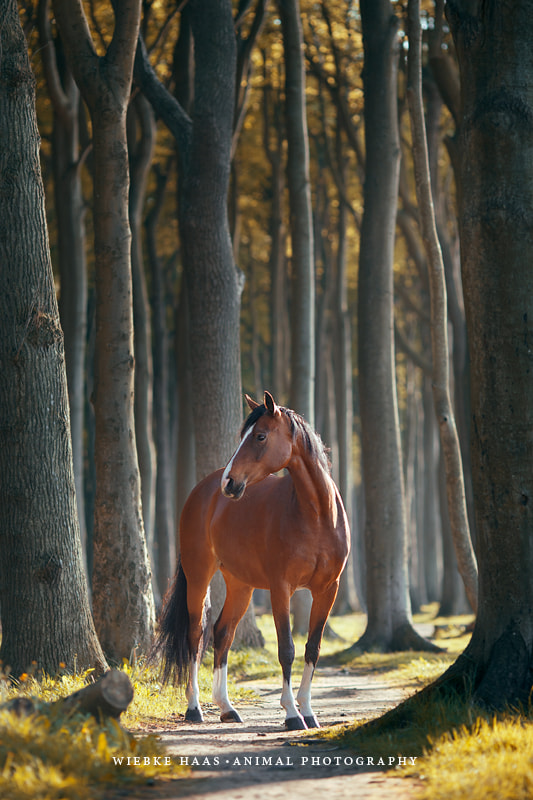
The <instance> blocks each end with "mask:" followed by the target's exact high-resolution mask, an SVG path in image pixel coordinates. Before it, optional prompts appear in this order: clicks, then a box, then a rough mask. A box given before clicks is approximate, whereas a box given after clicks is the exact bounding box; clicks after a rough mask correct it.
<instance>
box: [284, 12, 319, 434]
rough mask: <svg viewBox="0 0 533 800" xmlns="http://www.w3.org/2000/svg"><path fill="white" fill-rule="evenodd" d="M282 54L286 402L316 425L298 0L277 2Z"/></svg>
mask: <svg viewBox="0 0 533 800" xmlns="http://www.w3.org/2000/svg"><path fill="white" fill-rule="evenodd" d="M279 13H280V18H281V27H282V33H283V48H284V54H285V116H286V126H287V149H288V155H287V184H288V189H289V203H290V231H291V247H292V270H291V274H292V281H291V389H290V399H289V402H290V405H291V408H294V409H295V411H297V412H298V413H299V414H302V416H304V417H305V418H306V420H307V421H308V422H309V424H310V425H312V426H314V424H315V420H314V416H315V413H314V394H315V268H314V258H313V252H314V250H313V221H312V211H311V187H310V178H309V139H308V135H307V117H306V106H305V69H304V59H303V33H302V23H301V18H300V7H299V2H298V0H283V2H281V3H280V4H279Z"/></svg>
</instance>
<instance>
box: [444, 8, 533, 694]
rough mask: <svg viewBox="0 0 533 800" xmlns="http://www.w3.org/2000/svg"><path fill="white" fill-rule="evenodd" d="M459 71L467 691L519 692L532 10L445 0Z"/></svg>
mask: <svg viewBox="0 0 533 800" xmlns="http://www.w3.org/2000/svg"><path fill="white" fill-rule="evenodd" d="M447 15H448V21H449V23H450V27H451V31H452V34H453V38H454V42H455V46H456V51H457V56H458V61H459V67H460V76H461V115H460V124H459V131H458V155H459V169H458V174H459V185H458V192H457V196H458V212H459V233H460V241H461V258H462V278H463V289H464V300H465V311H466V320H467V329H468V337H469V347H470V359H471V397H472V431H473V434H472V468H473V477H474V499H475V511H476V531H477V542H476V549H477V555H478V564H479V609H478V617H477V621H476V627H475V630H474V634H473V636H472V640H471V643H470V645H469V647H468V648H467V651H466V653H465V658H464V659H463V660H460V661H459V662H457V665H456V667H455V669H456V671H469V672H470V674H471V675H472V677H473V681H474V692H475V697H476V699H478V700H482V701H483V702H485V703H487V704H488V705H492V706H498V707H501V706H502V705H505V704H511V705H513V704H516V702H517V701H523V702H525V703H527V702H528V698H529V694H530V691H531V686H532V679H531V675H532V671H531V667H532V663H533V659H532V655H533V616H532V614H531V608H532V607H533V551H532V549H531V535H532V531H533V443H532V439H531V431H532V430H533V404H532V403H531V397H532V396H533V369H532V366H531V361H532V356H531V341H532V336H533V331H532V321H533V274H532V271H531V263H532V261H533V244H532V242H533V239H532V237H531V214H530V209H531V207H532V204H533V191H532V187H533V139H532V137H531V119H532V116H533V54H532V50H531V41H532V39H533V17H532V15H531V7H530V4H529V3H528V2H526V1H525V0H521V1H520V2H517V3H515V4H514V5H513V8H512V9H509V8H508V7H507V6H505V7H504V6H501V5H499V4H496V3H479V4H475V3H472V2H457V1H454V2H450V3H448V5H447Z"/></svg>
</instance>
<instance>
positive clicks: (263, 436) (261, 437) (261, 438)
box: [255, 433, 267, 442]
mask: <svg viewBox="0 0 533 800" xmlns="http://www.w3.org/2000/svg"><path fill="white" fill-rule="evenodd" d="M255 438H256V439H257V441H258V442H264V441H265V439H266V438H267V437H266V433H258V434H257V435H256V437H255Z"/></svg>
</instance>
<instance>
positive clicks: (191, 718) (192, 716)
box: [185, 706, 204, 722]
mask: <svg viewBox="0 0 533 800" xmlns="http://www.w3.org/2000/svg"><path fill="white" fill-rule="evenodd" d="M203 721H204V717H203V714H202V712H201V711H200V709H199V708H198V706H196V708H188V709H187V711H186V712H185V722H203Z"/></svg>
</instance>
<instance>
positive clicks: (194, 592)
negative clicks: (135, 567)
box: [184, 564, 216, 722]
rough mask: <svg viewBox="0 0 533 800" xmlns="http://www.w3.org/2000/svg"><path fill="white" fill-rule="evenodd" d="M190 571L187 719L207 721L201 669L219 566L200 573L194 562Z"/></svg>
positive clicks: (188, 592) (188, 585)
mask: <svg viewBox="0 0 533 800" xmlns="http://www.w3.org/2000/svg"><path fill="white" fill-rule="evenodd" d="M187 566H188V567H189V569H188V574H187V572H186V574H187V608H188V610H189V659H190V661H189V680H188V682H187V687H186V689H185V696H186V698H187V711H186V712H185V719H186V720H187V722H203V715H202V709H201V707H200V690H199V686H198V669H199V667H200V662H201V660H202V656H203V651H204V646H205V644H207V642H205V641H204V637H206V636H207V635H208V631H207V627H208V626H207V612H208V610H209V595H208V593H209V583H210V581H211V578H212V577H213V575H214V573H215V571H216V568H215V565H214V564H213V565H209V566H208V567H205V568H204V569H202V571H201V574H199V573H198V565H195V567H196V568H195V569H192V568H191V566H190V565H187ZM184 569H185V566H184Z"/></svg>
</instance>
